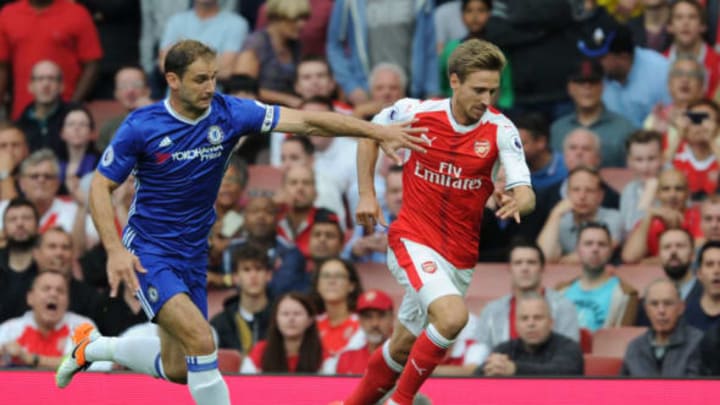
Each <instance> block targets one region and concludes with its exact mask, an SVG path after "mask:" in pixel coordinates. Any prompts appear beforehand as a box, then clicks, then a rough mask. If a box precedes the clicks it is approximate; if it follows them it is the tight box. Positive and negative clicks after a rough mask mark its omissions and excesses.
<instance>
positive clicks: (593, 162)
mask: <svg viewBox="0 0 720 405" xmlns="http://www.w3.org/2000/svg"><path fill="white" fill-rule="evenodd" d="M0 5H1V7H2V8H1V9H0V229H1V230H2V232H0V235H1V236H0V239H1V240H0V243H1V244H2V246H3V248H2V249H0V367H40V368H54V367H56V366H57V365H58V364H59V362H60V359H61V357H62V356H63V355H64V354H66V353H67V352H68V351H69V350H72V344H71V341H70V336H71V334H72V330H73V329H74V328H75V327H76V326H78V325H79V324H81V323H83V322H91V323H93V324H94V325H96V326H97V327H98V329H99V330H100V332H101V333H102V334H103V335H107V336H118V335H121V334H154V333H156V331H155V327H154V326H153V324H151V323H149V322H147V319H146V317H145V315H144V314H143V311H142V306H141V303H140V302H139V301H138V300H137V299H136V298H135V297H134V295H133V292H132V291H130V290H129V289H124V290H123V291H122V292H121V293H120V294H118V296H117V297H112V298H111V297H110V295H109V292H108V288H107V284H108V283H107V276H106V273H105V262H106V259H107V254H106V252H105V250H104V249H103V246H102V244H100V243H99V237H98V235H97V232H96V230H95V228H94V225H93V223H92V221H91V220H90V217H89V215H88V209H89V208H88V201H87V199H88V197H87V196H88V190H89V184H90V176H92V173H93V171H94V169H95V167H96V165H97V164H98V162H99V160H100V156H101V152H102V150H103V149H104V148H105V147H106V146H107V145H108V143H109V141H110V140H111V139H112V137H113V136H114V132H115V130H116V129H117V128H118V126H119V125H120V123H121V122H122V121H123V119H124V118H125V117H127V116H128V114H132V112H133V111H134V110H136V109H138V108H142V107H143V106H146V105H148V104H150V103H153V102H154V101H153V100H155V101H157V100H161V99H162V98H163V97H164V95H165V93H166V91H167V89H166V88H165V82H164V78H163V74H162V72H161V70H160V67H161V66H162V62H163V58H164V55H165V53H166V52H167V49H168V48H169V47H170V46H171V45H172V44H173V43H174V42H175V41H177V40H180V39H183V38H191V39H197V40H201V41H203V42H205V43H207V44H209V45H211V46H212V47H213V48H214V49H216V50H217V51H218V66H219V72H218V83H219V89H220V90H221V91H222V92H224V93H227V94H232V95H235V96H238V97H245V98H252V99H257V100H261V101H263V102H267V103H277V104H282V105H286V106H290V107H294V108H299V109H304V110H317V111H336V112H340V113H343V114H351V115H354V116H356V117H360V118H365V119H372V117H373V116H374V115H375V114H376V113H378V112H380V111H381V110H382V109H383V108H385V107H388V106H390V105H392V104H393V103H395V102H396V101H398V100H400V99H402V98H404V97H415V98H431V97H443V96H448V95H449V94H450V89H449V87H448V83H447V77H446V68H447V60H448V57H449V55H450V54H451V53H452V51H453V50H454V49H455V48H456V47H457V46H458V44H460V43H461V42H462V41H464V40H466V39H468V38H481V39H486V40H489V41H491V42H493V43H495V44H497V45H498V46H499V47H501V49H502V50H503V52H504V53H505V54H506V56H507V57H508V60H509V65H508V66H507V67H506V68H505V70H504V71H503V73H502V83H501V91H500V92H499V94H498V97H497V102H496V108H498V109H500V110H501V111H503V112H504V113H506V114H507V115H508V116H509V117H510V118H511V119H512V120H513V122H514V123H515V124H516V126H517V127H518V129H519V131H520V135H521V138H522V143H523V147H524V150H525V157H526V161H527V164H528V166H529V167H530V169H531V172H532V182H533V188H534V190H535V193H536V195H537V206H536V209H535V211H534V212H533V213H532V214H530V215H529V216H527V217H525V218H523V220H522V222H521V223H520V224H517V223H514V222H513V221H508V220H499V219H497V217H496V216H495V215H494V211H495V209H496V208H497V207H496V205H495V202H494V201H493V200H492V199H491V200H490V202H489V203H488V205H487V206H486V207H485V209H484V211H485V215H484V219H483V222H484V223H483V227H482V232H481V244H480V251H479V252H478V255H479V263H478V265H477V267H476V269H477V271H476V274H475V278H476V279H477V280H475V281H474V282H473V284H472V286H471V288H470V289H469V291H468V299H469V301H470V302H471V305H470V308H471V310H472V311H473V312H474V314H473V315H472V316H471V319H470V322H469V323H468V325H467V326H466V328H465V329H464V330H463V332H462V333H461V336H459V337H458V339H457V341H456V342H455V343H454V346H453V347H452V349H451V350H449V352H448V353H449V355H448V357H447V359H446V361H445V363H444V364H443V365H442V366H441V367H439V368H438V369H437V370H436V371H435V373H436V374H437V375H466V376H472V375H477V376H511V375H541V376H557V375H583V374H586V375H624V376H638V377H695V376H704V375H714V376H720V190H718V181H719V175H720V107H719V104H718V103H719V102H720V88H719V86H720V23H719V22H718V20H719V19H720V2H718V1H713V0H574V1H568V0H517V1H507V0H494V1H492V0H461V1H460V0H454V1H441V0H436V1H433V0H334V1H333V0H267V1H264V0H194V1H187V0H185V1H182V0H165V1H161V0H77V1H72V0H16V1H7V0H5V1H0ZM430 136H431V134H430ZM160 146H162V145H160ZM356 146H357V145H356V142H355V141H354V140H350V139H348V138H340V139H333V138H324V137H305V136H298V135H293V136H288V135H287V134H284V133H273V134H272V135H271V136H269V137H262V136H252V135H250V136H248V137H247V138H246V139H245V141H244V143H243V144H242V146H241V147H240V148H239V149H238V150H237V152H236V153H235V154H234V155H233V156H232V158H231V160H230V162H229V164H228V168H227V172H226V174H225V177H224V178H223V180H222V184H221V187H220V192H219V194H218V196H217V201H216V204H215V210H216V212H217V222H216V224H215V226H214V227H213V229H212V232H211V234H210V235H209V240H208V243H209V252H208V255H209V257H208V263H209V268H208V291H209V296H210V301H211V302H210V314H209V316H210V319H211V324H212V326H213V327H214V331H215V336H216V340H217V343H218V346H219V347H220V348H221V349H222V350H221V357H222V358H223V360H222V361H221V364H222V365H224V366H223V368H224V369H223V371H226V372H241V373H262V372H271V373H277V372H289V373H323V374H362V373H363V371H364V369H365V366H366V364H367V361H368V359H369V357H370V353H372V351H374V350H375V349H376V348H378V347H379V346H380V345H381V344H382V343H383V342H384V341H385V340H386V339H388V338H389V336H390V335H391V334H392V330H393V319H394V318H393V311H394V310H395V309H397V307H398V304H399V302H400V299H401V294H402V290H401V289H399V287H398V286H395V285H394V284H393V283H392V282H388V280H391V278H389V275H387V276H384V275H383V272H387V270H385V269H384V263H385V259H386V251H387V244H388V243H387V229H386V228H384V227H381V226H378V227H377V228H376V229H375V230H374V232H372V233H369V234H366V233H365V232H364V231H363V229H362V228H361V227H360V226H357V225H356V224H355V223H354V218H353V213H354V212H355V207H356V205H357V200H358V197H357V187H358V186H357V174H356V167H355V160H356V159H355V155H356ZM148 158H155V157H148ZM157 158H160V157H157ZM165 158H173V159H174V158H175V157H174V156H170V157H165ZM402 177H403V171H402V167H401V166H396V165H395V164H394V163H393V162H392V161H391V160H390V159H387V158H384V159H381V161H380V163H379V165H378V167H377V170H376V185H375V186H376V189H377V190H378V199H379V201H380V202H381V205H382V210H383V214H384V217H385V219H386V221H387V222H388V223H392V221H393V220H394V219H395V218H396V217H397V215H398V212H399V210H400V207H401V205H402V200H403V193H402V181H403V179H402ZM135 187H136V185H135V184H134V180H133V178H132V177H131V178H130V179H128V180H127V181H126V183H124V184H123V185H122V186H121V187H120V188H118V189H117V190H116V191H115V192H114V195H113V206H114V208H115V216H116V218H115V222H116V225H117V228H118V232H122V228H123V226H124V225H125V224H126V223H127V219H128V216H130V215H132V214H133V195H134V190H135ZM495 187H496V188H500V189H501V188H503V187H504V176H503V173H502V168H501V169H500V170H498V173H497V176H496V179H495ZM479 232H480V230H479ZM630 270H633V271H630ZM624 274H634V275H635V276H634V278H633V279H632V280H631V279H625V278H624V277H623V275H624ZM638 275H639V276H638ZM498 279H501V280H504V283H503V284H502V285H500V284H499V283H496V282H494V281H493V280H498ZM638 280H641V281H638ZM507 282H509V283H507ZM484 284H485V285H491V286H493V288H487V287H486V288H484V289H483V290H482V292H478V291H474V290H473V289H474V287H477V286H483V285H484ZM601 342H605V344H606V345H609V346H610V349H608V350H602V349H603V348H602V345H601V344H600V343H601ZM606 349H607V348H606ZM228 364H229V365H230V366H228ZM104 367H106V369H107V368H112V367H116V366H113V365H112V364H107V365H104ZM98 368H101V367H98Z"/></svg>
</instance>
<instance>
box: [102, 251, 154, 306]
mask: <svg viewBox="0 0 720 405" xmlns="http://www.w3.org/2000/svg"><path fill="white" fill-rule="evenodd" d="M136 271H137V272H139V273H147V270H145V268H143V266H142V264H140V259H138V257H137V256H135V255H134V254H132V253H130V252H128V251H127V249H125V248H122V249H119V250H115V251H112V252H109V253H108V264H107V273H108V282H109V284H110V297H113V298H115V297H117V290H118V287H119V286H120V282H124V283H125V286H126V288H130V289H131V290H132V291H133V292H135V291H138V290H139V289H140V282H139V281H138V278H137V275H136V274H135V272H136Z"/></svg>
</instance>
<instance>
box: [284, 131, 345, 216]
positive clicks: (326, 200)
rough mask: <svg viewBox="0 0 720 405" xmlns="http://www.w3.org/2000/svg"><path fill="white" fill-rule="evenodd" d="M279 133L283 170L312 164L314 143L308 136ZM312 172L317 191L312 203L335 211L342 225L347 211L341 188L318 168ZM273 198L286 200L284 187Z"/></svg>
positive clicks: (313, 160)
mask: <svg viewBox="0 0 720 405" xmlns="http://www.w3.org/2000/svg"><path fill="white" fill-rule="evenodd" d="M281 135H282V137H283V138H284V139H283V140H282V145H281V146H280V164H281V169H282V171H283V172H285V173H287V171H288V170H289V169H290V167H292V166H297V165H301V166H307V167H313V166H314V164H315V156H314V155H315V145H314V144H313V143H312V141H311V140H310V138H308V137H307V136H305V135H290V136H289V137H288V136H286V135H285V134H281ZM314 173H315V190H316V191H317V197H315V203H314V205H315V206H317V207H322V208H326V209H328V210H330V211H333V212H335V213H337V214H338V219H339V220H340V224H341V225H343V226H344V225H345V224H346V223H347V212H346V209H345V202H344V201H343V192H342V190H341V189H340V188H339V187H338V184H337V182H336V181H335V180H334V179H333V178H332V177H330V176H328V175H326V174H325V173H323V172H322V171H318V170H315V172H314ZM274 198H275V200H276V201H277V202H278V203H281V204H284V203H286V202H287V201H286V200H287V198H288V196H287V195H286V194H285V190H284V189H280V190H278V191H277V192H276V193H275V196H274Z"/></svg>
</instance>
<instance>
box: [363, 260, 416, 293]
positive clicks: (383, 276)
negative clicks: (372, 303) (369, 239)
mask: <svg viewBox="0 0 720 405" xmlns="http://www.w3.org/2000/svg"><path fill="white" fill-rule="evenodd" d="M356 268H357V271H358V274H359V275H360V281H361V282H362V286H363V288H364V289H366V290H370V289H377V290H382V291H385V292H386V293H388V294H390V295H393V294H399V295H400V296H402V294H403V293H404V291H405V290H403V288H402V287H401V286H400V284H399V283H398V282H397V280H395V277H393V275H392V273H390V270H388V268H387V266H386V265H385V264H383V263H358V264H357V265H356Z"/></svg>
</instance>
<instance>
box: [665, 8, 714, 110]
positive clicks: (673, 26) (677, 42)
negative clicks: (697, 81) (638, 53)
mask: <svg viewBox="0 0 720 405" xmlns="http://www.w3.org/2000/svg"><path fill="white" fill-rule="evenodd" d="M670 7H671V9H670V22H669V23H668V28H667V29H668V31H669V32H670V33H671V34H672V38H673V42H672V44H671V45H670V47H669V48H668V49H666V50H665V52H664V55H665V56H666V57H667V58H668V59H669V60H670V61H673V60H675V58H677V57H678V55H687V56H690V57H692V58H695V59H697V60H698V61H699V62H702V64H703V65H704V66H705V83H704V86H703V88H704V90H705V96H706V97H708V98H712V97H713V96H715V92H716V90H717V87H718V83H720V55H718V54H717V53H716V52H715V50H714V49H713V48H712V47H711V46H710V45H708V44H707V43H705V39H704V38H703V35H704V34H705V32H706V31H707V24H706V21H707V16H706V15H705V9H704V7H703V5H702V4H701V3H700V2H698V1H697V0H677V1H675V2H674V3H673V4H672V6H670Z"/></svg>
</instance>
